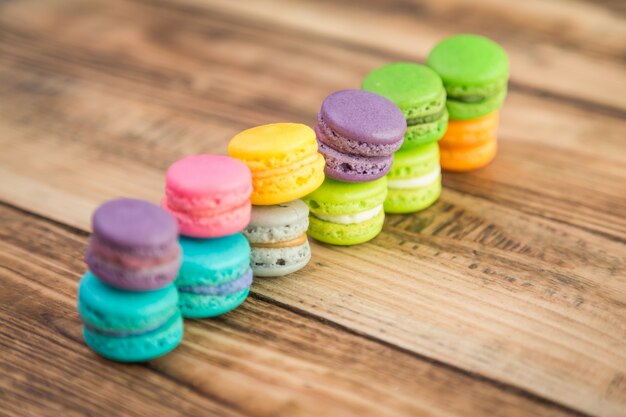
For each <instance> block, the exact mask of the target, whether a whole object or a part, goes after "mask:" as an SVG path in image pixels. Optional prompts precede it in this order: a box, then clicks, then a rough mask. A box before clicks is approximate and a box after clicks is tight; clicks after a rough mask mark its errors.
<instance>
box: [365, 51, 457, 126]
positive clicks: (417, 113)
mask: <svg viewBox="0 0 626 417" xmlns="http://www.w3.org/2000/svg"><path fill="white" fill-rule="evenodd" d="M361 88H362V89H363V90H366V91H371V92H373V93H376V94H380V95H382V96H384V97H386V98H388V99H389V100H391V101H392V102H394V103H395V104H396V105H397V106H398V107H399V108H400V110H401V111H402V112H403V114H404V116H405V118H411V117H421V116H425V115H428V114H433V113H436V112H438V111H439V110H440V109H441V108H442V107H443V106H444V104H445V90H444V88H443V83H442V82H441V78H440V77H439V75H437V73H436V72H435V71H433V70H432V69H430V68H428V67H427V66H424V65H419V64H414V63H409V62H396V63H392V64H388V65H385V66H383V67H380V68H377V69H375V70H373V71H372V72H370V73H369V74H368V75H367V76H366V77H365V79H364V80H363V83H362V85H361Z"/></svg>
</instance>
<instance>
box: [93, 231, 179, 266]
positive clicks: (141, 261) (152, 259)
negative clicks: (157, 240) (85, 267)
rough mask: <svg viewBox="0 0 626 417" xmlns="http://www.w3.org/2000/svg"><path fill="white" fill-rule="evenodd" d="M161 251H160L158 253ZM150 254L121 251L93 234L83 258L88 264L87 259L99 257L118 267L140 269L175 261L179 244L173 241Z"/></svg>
mask: <svg viewBox="0 0 626 417" xmlns="http://www.w3.org/2000/svg"><path fill="white" fill-rule="evenodd" d="M161 251H162V253H160V252H161ZM150 255H151V256H145V255H144V256H139V255H137V254H133V253H132V252H131V253H129V252H126V251H122V250H120V249H117V248H114V247H112V246H110V245H107V244H106V243H104V242H102V240H101V239H99V238H98V237H97V236H96V235H93V236H92V237H91V239H90V240H89V248H88V249H87V254H86V256H85V259H86V261H87V263H88V264H89V260H90V259H91V260H93V259H95V258H99V260H101V261H105V262H107V263H111V264H116V265H119V266H120V267H124V268H129V269H142V268H150V267H157V266H161V265H163V264H167V263H170V262H172V261H176V260H178V259H179V258H180V255H181V250H180V246H178V244H177V243H176V241H173V242H172V244H171V245H168V246H167V247H162V248H159V250H158V251H156V250H155V251H152V253H151V254H150Z"/></svg>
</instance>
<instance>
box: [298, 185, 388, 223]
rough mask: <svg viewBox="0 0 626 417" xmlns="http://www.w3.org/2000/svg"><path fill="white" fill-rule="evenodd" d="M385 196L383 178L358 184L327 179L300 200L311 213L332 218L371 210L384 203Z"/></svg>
mask: <svg viewBox="0 0 626 417" xmlns="http://www.w3.org/2000/svg"><path fill="white" fill-rule="evenodd" d="M386 195H387V178H385V177H382V178H379V179H377V180H375V181H371V182H360V183H347V182H341V181H336V180H333V179H331V178H327V179H326V180H324V183H323V184H322V186H320V187H319V188H318V189H317V190H315V191H314V192H313V193H311V194H309V195H307V196H306V197H304V198H303V199H302V200H303V201H304V202H305V203H306V204H307V205H308V206H309V209H310V210H311V212H312V213H320V214H327V215H331V216H334V215H343V214H354V213H359V212H362V211H365V210H369V209H373V208H374V207H376V206H379V205H381V204H382V203H383V201H385V196H386ZM309 219H311V217H309ZM309 228H310V227H309Z"/></svg>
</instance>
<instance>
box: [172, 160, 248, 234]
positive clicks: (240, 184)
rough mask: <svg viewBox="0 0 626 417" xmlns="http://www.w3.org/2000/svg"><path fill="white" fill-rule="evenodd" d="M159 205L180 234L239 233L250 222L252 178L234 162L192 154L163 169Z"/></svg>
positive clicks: (242, 167) (240, 164)
mask: <svg viewBox="0 0 626 417" xmlns="http://www.w3.org/2000/svg"><path fill="white" fill-rule="evenodd" d="M165 181H166V184H165V198H164V199H163V201H162V206H163V208H165V209H166V210H167V211H169V212H170V213H172V214H173V215H174V217H175V218H176V220H177V222H178V228H179V230H180V234H181V235H184V236H189V237H199V238H214V237H221V236H227V235H231V234H233V233H237V232H240V231H242V230H243V229H244V228H245V227H246V226H247V225H248V223H249V222H250V213H251V210H252V205H251V203H250V195H251V194H252V175H251V173H250V170H249V169H248V167H247V166H246V165H245V164H244V163H243V162H240V161H238V160H237V159H234V158H231V157H228V156H223V155H192V156H188V157H186V158H183V159H181V160H179V161H176V162H174V164H172V166H170V168H169V169H168V170H167V175H166V179H165Z"/></svg>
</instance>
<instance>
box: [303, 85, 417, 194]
mask: <svg viewBox="0 0 626 417" xmlns="http://www.w3.org/2000/svg"><path fill="white" fill-rule="evenodd" d="M405 132H406V120H405V118H404V115H403V114H402V111H400V109H399V108H398V107H397V106H396V105H395V104H394V103H392V102H391V101H390V100H387V99H386V98H385V97H383V96H379V95H378V94H374V93H370V92H369V91H362V90H340V91H336V92H334V93H332V94H331V95H329V96H328V97H326V99H325V100H324V102H323V103H322V108H321V110H320V112H319V114H318V116H317V125H316V126H315V133H316V135H317V141H318V143H319V150H320V152H321V153H322V154H323V155H324V158H325V159H326V167H325V168H324V172H325V174H326V176H328V177H330V178H333V179H336V180H339V181H345V182H366V181H373V180H375V179H378V178H381V177H383V176H385V174H387V172H388V171H389V169H390V168H391V163H392V161H393V153H394V152H395V151H397V150H398V149H399V148H400V146H401V145H402V140H403V139H404V133H405Z"/></svg>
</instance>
